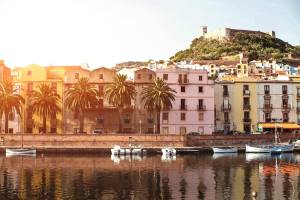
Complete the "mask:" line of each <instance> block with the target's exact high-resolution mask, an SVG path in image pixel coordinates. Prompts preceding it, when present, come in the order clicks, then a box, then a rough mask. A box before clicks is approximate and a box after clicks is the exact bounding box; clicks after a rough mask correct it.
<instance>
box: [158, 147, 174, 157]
mask: <svg viewBox="0 0 300 200" xmlns="http://www.w3.org/2000/svg"><path fill="white" fill-rule="evenodd" d="M161 152H162V154H163V155H169V156H175V155H176V149H175V148H172V147H165V148H162V149H161Z"/></svg>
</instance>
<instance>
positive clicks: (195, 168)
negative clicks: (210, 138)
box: [0, 154, 300, 200]
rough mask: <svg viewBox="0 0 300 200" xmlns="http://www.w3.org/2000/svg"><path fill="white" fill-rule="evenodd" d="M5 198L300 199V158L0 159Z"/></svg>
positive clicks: (0, 191) (0, 185)
mask: <svg viewBox="0 0 300 200" xmlns="http://www.w3.org/2000/svg"><path fill="white" fill-rule="evenodd" d="M0 167H1V168H0V199H1V200H2V199H5V200H6V199H29V200H34V199H47V200H52V199H57V200H58V199H78V200H84V199H104V200H106V199H107V200H108V199H141V200H144V199H146V200H147V199H149V200H152V199H191V200H195V199H220V200H221V199H234V200H242V199H252V196H251V193H252V192H253V191H256V192H257V193H258V195H257V199H278V200H281V199H300V173H299V171H300V154H285V155H281V156H275V157H273V156H272V157H271V156H270V155H268V154H267V155H255V154H247V155H246V154H239V155H237V154H236V155H219V156H215V155H210V154H203V155H200V154H199V155H197V154H195V155H184V156H177V157H176V159H175V158H174V159H173V160H172V159H169V160H162V158H161V156H159V155H157V156H148V157H145V158H140V157H132V158H129V157H122V158H111V157H110V156H109V155H108V156H105V155H97V154H92V155H83V154H79V155H74V154H61V155H53V154H51V155H38V156H37V157H36V158H34V157H8V158H6V157H5V156H3V155H2V156H1V157H0Z"/></svg>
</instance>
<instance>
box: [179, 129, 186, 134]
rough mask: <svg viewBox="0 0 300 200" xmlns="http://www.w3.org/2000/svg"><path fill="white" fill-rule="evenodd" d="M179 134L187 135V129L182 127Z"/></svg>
mask: <svg viewBox="0 0 300 200" xmlns="http://www.w3.org/2000/svg"><path fill="white" fill-rule="evenodd" d="M179 132H180V135H184V134H186V127H180V128H179Z"/></svg>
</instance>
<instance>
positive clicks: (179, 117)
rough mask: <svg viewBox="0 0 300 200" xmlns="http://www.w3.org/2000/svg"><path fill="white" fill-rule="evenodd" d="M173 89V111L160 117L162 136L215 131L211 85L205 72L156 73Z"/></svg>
mask: <svg viewBox="0 0 300 200" xmlns="http://www.w3.org/2000/svg"><path fill="white" fill-rule="evenodd" d="M156 75H157V77H160V78H163V79H164V80H165V81H166V82H167V83H168V84H169V86H170V87H171V88H173V89H175V90H176V92H177V94H176V99H175V102H174V103H173V107H172V108H171V109H169V110H164V111H163V112H162V114H161V133H162V134H186V133H189V132H199V133H200V134H212V132H213V131H214V83H213V81H211V80H208V75H207V71H204V70H196V69H188V68H178V67H173V68H165V69H157V70H156Z"/></svg>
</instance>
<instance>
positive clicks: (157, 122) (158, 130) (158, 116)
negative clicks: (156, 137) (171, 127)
mask: <svg viewBox="0 0 300 200" xmlns="http://www.w3.org/2000/svg"><path fill="white" fill-rule="evenodd" d="M156 124H157V127H156V130H157V131H156V133H157V134H160V110H156Z"/></svg>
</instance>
